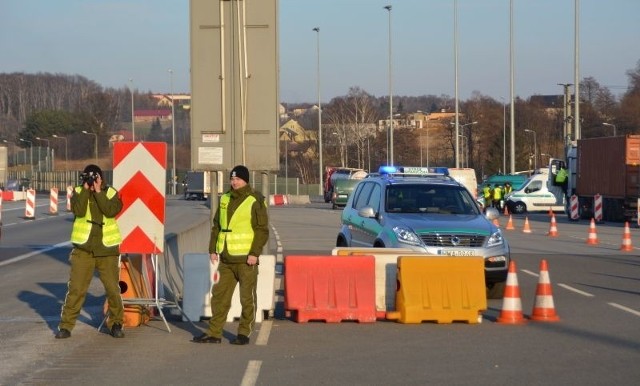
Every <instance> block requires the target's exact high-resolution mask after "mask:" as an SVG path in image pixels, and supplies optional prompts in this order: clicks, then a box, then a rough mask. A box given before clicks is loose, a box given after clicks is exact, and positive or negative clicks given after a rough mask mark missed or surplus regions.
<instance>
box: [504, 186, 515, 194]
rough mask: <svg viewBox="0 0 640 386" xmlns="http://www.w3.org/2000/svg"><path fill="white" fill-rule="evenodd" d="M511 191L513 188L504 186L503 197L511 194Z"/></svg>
mask: <svg viewBox="0 0 640 386" xmlns="http://www.w3.org/2000/svg"><path fill="white" fill-rule="evenodd" d="M512 191H513V188H512V187H511V186H505V187H504V194H505V196H506V195H507V194H509V193H511V192H512Z"/></svg>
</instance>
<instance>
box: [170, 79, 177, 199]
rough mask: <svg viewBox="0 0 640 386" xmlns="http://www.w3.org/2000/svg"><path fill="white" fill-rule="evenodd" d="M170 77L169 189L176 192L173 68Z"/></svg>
mask: <svg viewBox="0 0 640 386" xmlns="http://www.w3.org/2000/svg"><path fill="white" fill-rule="evenodd" d="M169 74H170V78H171V148H172V149H171V158H172V160H173V166H172V172H171V191H172V192H173V194H174V195H175V194H176V115H175V113H176V111H175V103H174V100H173V70H172V69H169Z"/></svg>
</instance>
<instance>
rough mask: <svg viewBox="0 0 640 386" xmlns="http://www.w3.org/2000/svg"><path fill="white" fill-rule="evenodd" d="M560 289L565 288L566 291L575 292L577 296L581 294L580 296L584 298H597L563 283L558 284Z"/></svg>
mask: <svg viewBox="0 0 640 386" xmlns="http://www.w3.org/2000/svg"><path fill="white" fill-rule="evenodd" d="M558 287H562V288H564V289H566V290H569V291H573V292H575V293H577V294H580V295H583V296H587V297H594V296H595V295H594V294H590V293H588V292H584V291H580V290H579V289H577V288H573V287H571V286H568V285H566V284H562V283H558Z"/></svg>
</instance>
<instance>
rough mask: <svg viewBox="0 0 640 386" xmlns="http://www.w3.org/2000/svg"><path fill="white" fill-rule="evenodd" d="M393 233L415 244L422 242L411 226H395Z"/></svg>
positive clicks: (402, 239)
mask: <svg viewBox="0 0 640 386" xmlns="http://www.w3.org/2000/svg"><path fill="white" fill-rule="evenodd" d="M393 233H395V234H396V237H397V238H398V240H400V241H402V242H404V243H407V244H413V245H421V244H422V242H421V241H420V238H419V237H418V235H416V234H415V233H413V231H412V230H411V229H409V228H405V227H400V226H397V227H393Z"/></svg>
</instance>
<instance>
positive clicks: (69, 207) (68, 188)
mask: <svg viewBox="0 0 640 386" xmlns="http://www.w3.org/2000/svg"><path fill="white" fill-rule="evenodd" d="M72 195H73V186H67V212H71V196H72Z"/></svg>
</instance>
